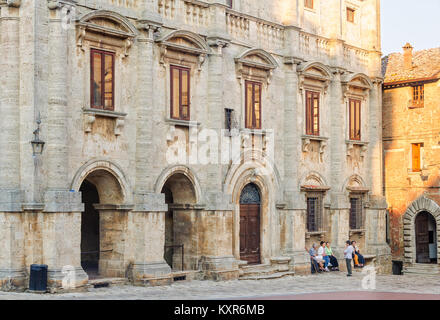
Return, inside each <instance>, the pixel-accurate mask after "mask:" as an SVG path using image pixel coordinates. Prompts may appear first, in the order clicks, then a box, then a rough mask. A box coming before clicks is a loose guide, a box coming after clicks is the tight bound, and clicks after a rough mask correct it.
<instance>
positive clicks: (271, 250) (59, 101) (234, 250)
mask: <svg viewBox="0 0 440 320" xmlns="http://www.w3.org/2000/svg"><path fill="white" fill-rule="evenodd" d="M379 8H380V1H379V0H368V1H362V0H350V1H345V0H341V1H327V0H313V1H311V0H309V1H304V0H264V1H263V0H260V1H255V0H237V1H225V0H205V1H200V0H0V53H1V57H2V58H1V60H0V70H1V75H0V77H1V78H0V79H1V82H0V111H1V114H2V117H0V128H2V130H3V131H2V134H1V135H0V150H1V153H2V156H1V157H0V221H1V223H0V242H1V243H2V246H1V248H0V280H1V284H2V287H3V288H6V289H7V288H11V287H23V286H26V283H27V280H26V279H27V277H28V272H29V266H30V264H34V263H43V264H47V265H48V268H49V273H48V277H49V284H50V286H52V287H65V286H66V283H65V281H64V280H66V277H67V278H68V280H69V281H68V283H69V285H72V286H73V287H80V286H83V285H85V284H86V283H87V282H88V280H89V279H90V278H93V277H95V276H97V275H98V276H103V277H117V278H128V279H130V280H132V281H133V282H134V283H135V284H148V283H150V284H152V283H162V282H165V283H168V282H170V281H173V279H175V278H176V279H177V278H182V277H185V276H188V277H190V275H191V276H196V277H200V278H202V279H206V278H210V279H234V278H237V277H238V276H239V275H242V276H243V275H244V276H245V275H246V274H249V273H258V270H263V271H265V272H266V273H267V272H275V273H281V274H280V276H282V275H283V274H286V273H289V272H290V273H292V272H296V273H300V272H309V270H310V269H309V268H310V264H309V263H310V260H309V256H308V254H307V253H306V251H305V250H304V247H305V246H307V247H309V246H310V245H311V243H312V242H318V241H320V240H321V239H322V240H329V241H331V242H332V244H333V249H334V251H335V253H336V255H337V256H338V257H339V258H342V250H343V248H344V243H345V241H346V240H347V239H349V238H351V239H356V240H358V243H359V245H360V247H361V248H362V250H363V252H364V253H365V254H366V255H371V256H373V257H375V258H376V262H377V264H378V265H379V266H381V267H382V270H383V271H385V270H387V268H388V267H389V265H390V263H389V260H390V254H389V253H390V252H389V247H388V245H387V244H386V241H385V225H386V207H387V206H386V203H385V197H384V194H383V184H382V176H383V173H382V130H381V125H380V122H381V114H382V110H381V101H382V90H381V85H382V77H381V53H380V28H379V21H380V17H379V12H380V11H379ZM30 141H32V144H31V143H30ZM41 141H43V142H45V144H44V149H43V151H42V152H41V150H39V149H38V147H39V146H40V145H41ZM32 146H33V147H35V150H34V152H33V151H32ZM194 150H195V153H194ZM246 264H248V265H250V266H246ZM254 265H257V266H259V267H258V268H257V267H255V268H256V269H255V270H253V269H252V268H253V266H254ZM182 269H183V271H184V273H183V274H182ZM267 269H269V270H267Z"/></svg>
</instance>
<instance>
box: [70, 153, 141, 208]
mask: <svg viewBox="0 0 440 320" xmlns="http://www.w3.org/2000/svg"><path fill="white" fill-rule="evenodd" d="M86 179H87V180H89V181H90V182H92V183H93V184H95V186H96V188H97V189H98V193H99V195H100V199H101V203H112V204H127V203H128V204H129V203H132V202H133V196H132V192H131V185H130V183H129V181H128V179H127V177H126V175H125V174H124V173H123V171H122V169H121V168H120V167H119V166H118V165H117V164H115V163H113V162H111V161H109V160H103V159H100V160H91V161H89V162H87V163H85V164H84V165H82V166H81V167H80V168H79V169H78V170H77V173H76V174H75V176H74V178H73V180H72V184H71V187H70V189H71V190H74V191H79V189H80V187H81V185H82V183H83V182H84V180H86ZM112 194H113V197H115V198H114V200H113V201H111V202H108V201H110V200H111V199H112Z"/></svg>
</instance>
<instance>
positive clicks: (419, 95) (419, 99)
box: [412, 85, 425, 107]
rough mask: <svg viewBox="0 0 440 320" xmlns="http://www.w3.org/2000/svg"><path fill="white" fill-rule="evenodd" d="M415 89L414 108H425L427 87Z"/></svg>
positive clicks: (416, 87) (415, 87)
mask: <svg viewBox="0 0 440 320" xmlns="http://www.w3.org/2000/svg"><path fill="white" fill-rule="evenodd" d="M412 88H413V100H412V106H413V107H423V106H424V104H425V86H424V85H420V86H414V87H412Z"/></svg>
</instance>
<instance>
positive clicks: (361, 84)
mask: <svg viewBox="0 0 440 320" xmlns="http://www.w3.org/2000/svg"><path fill="white" fill-rule="evenodd" d="M344 82H346V83H347V84H348V85H349V86H352V87H358V88H361V89H367V90H371V89H372V88H373V82H371V79H370V77H369V76H367V75H366V74H364V73H354V74H350V75H349V76H347V78H346V79H345V80H344Z"/></svg>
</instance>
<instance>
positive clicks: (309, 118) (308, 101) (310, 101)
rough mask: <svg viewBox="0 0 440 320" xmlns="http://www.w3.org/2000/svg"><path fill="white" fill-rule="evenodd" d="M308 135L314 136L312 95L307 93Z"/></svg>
mask: <svg viewBox="0 0 440 320" xmlns="http://www.w3.org/2000/svg"><path fill="white" fill-rule="evenodd" d="M306 134H309V135H310V134H312V93H311V92H308V91H307V92H306Z"/></svg>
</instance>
